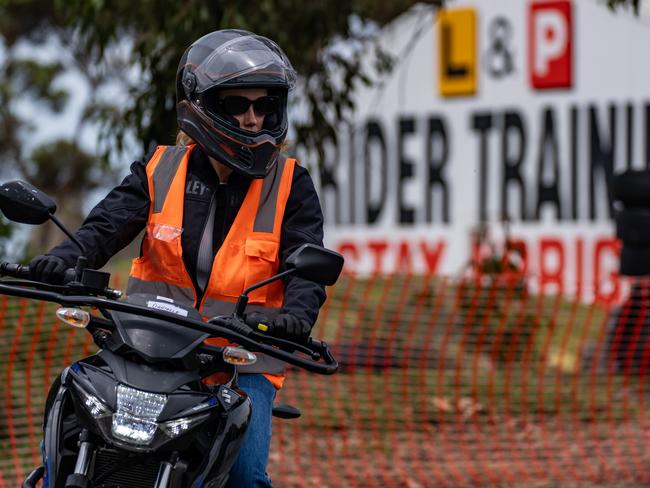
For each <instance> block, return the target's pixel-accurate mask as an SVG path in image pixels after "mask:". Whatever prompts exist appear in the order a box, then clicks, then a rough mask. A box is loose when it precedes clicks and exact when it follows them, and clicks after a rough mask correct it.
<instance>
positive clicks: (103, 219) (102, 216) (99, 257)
mask: <svg viewBox="0 0 650 488" xmlns="http://www.w3.org/2000/svg"><path fill="white" fill-rule="evenodd" d="M148 160H149V159H148V158H145V159H143V160H141V161H136V162H134V163H133V164H132V165H131V173H130V174H129V175H128V176H126V178H124V180H123V181H122V183H121V184H119V185H118V186H116V187H115V188H113V189H112V190H111V191H110V192H109V193H108V194H107V195H106V196H105V197H104V199H103V200H101V201H100V202H99V203H98V204H97V205H96V206H95V208H93V209H92V210H91V212H90V213H89V214H88V217H86V220H85V221H84V223H83V224H82V225H81V227H79V229H78V230H77V231H76V232H75V237H76V238H77V239H78V240H79V241H80V242H81V244H82V245H83V247H84V249H85V255H86V257H87V258H88V266H89V267H90V268H92V269H99V268H101V267H102V266H104V265H105V264H106V263H107V262H108V260H109V259H110V258H111V257H112V256H113V255H114V254H116V253H117V252H118V251H120V250H121V249H122V248H124V247H125V246H126V245H127V244H129V243H130V242H131V241H132V240H133V239H135V237H136V236H137V235H138V234H139V233H140V231H142V229H143V228H144V227H145V225H146V223H147V218H148V216H149V188H148V183H147V174H146V170H145V167H146V162H147V161H148ZM48 254H52V255H55V256H59V257H61V258H62V259H63V260H64V261H65V263H66V264H67V265H68V266H70V267H72V266H74V265H75V263H76V260H77V257H78V256H79V248H78V247H77V246H76V245H74V244H73V243H72V242H71V241H70V240H69V239H68V240H65V241H63V242H62V243H61V244H59V245H57V246H55V247H54V248H52V249H50V251H49V252H48Z"/></svg>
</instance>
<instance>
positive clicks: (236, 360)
mask: <svg viewBox="0 0 650 488" xmlns="http://www.w3.org/2000/svg"><path fill="white" fill-rule="evenodd" d="M223 360H224V361H225V362H227V363H229V364H234V365H236V366H243V365H244V364H254V363H255V361H257V356H256V355H255V354H253V353H252V352H250V351H247V350H246V349H244V348H241V347H233V346H228V347H225V348H224V350H223Z"/></svg>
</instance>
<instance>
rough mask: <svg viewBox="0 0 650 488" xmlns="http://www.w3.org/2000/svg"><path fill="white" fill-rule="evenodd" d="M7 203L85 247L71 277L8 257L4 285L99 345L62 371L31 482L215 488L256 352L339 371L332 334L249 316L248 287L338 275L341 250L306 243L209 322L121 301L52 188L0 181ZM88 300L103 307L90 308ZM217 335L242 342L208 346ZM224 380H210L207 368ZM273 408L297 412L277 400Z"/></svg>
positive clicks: (149, 300)
mask: <svg viewBox="0 0 650 488" xmlns="http://www.w3.org/2000/svg"><path fill="white" fill-rule="evenodd" d="M0 210H1V211H2V212H3V213H4V215H5V216H6V217H7V218H9V219H10V220H12V221H15V222H20V223H25V224H34V225H38V224H42V223H44V222H46V221H48V220H50V221H52V222H54V224H56V225H57V226H58V227H59V228H60V229H61V230H62V231H63V232H64V233H65V234H66V235H67V236H68V237H69V238H70V239H71V240H72V241H73V242H75V243H76V244H77V246H79V248H80V249H81V251H82V253H81V256H80V257H79V259H78V261H77V263H76V266H75V268H74V269H70V270H68V272H66V278H65V280H64V282H63V283H64V284H61V285H54V284H48V283H42V282H36V281H31V280H29V279H28V278H29V268H28V267H27V266H21V265H18V264H14V263H6V262H5V263H1V264H0V276H8V277H11V278H12V279H0V294H5V295H10V296H15V297H23V298H30V299H36V300H45V301H48V302H54V303H58V304H59V305H60V306H61V308H59V309H58V310H57V312H56V314H57V317H59V318H60V319H61V320H62V321H63V322H65V323H66V324H69V325H71V326H74V327H80V328H84V329H85V330H86V331H87V332H88V333H90V334H91V335H92V338H93V341H94V342H95V344H96V345H97V347H98V348H99V351H98V352H97V353H96V354H94V355H91V356H89V357H87V358H83V359H80V360H78V361H76V362H74V363H73V364H72V365H70V366H69V367H67V368H65V369H64V370H63V372H62V373H61V375H60V376H59V377H58V378H57V380H56V381H55V382H54V384H53V385H52V386H51V388H50V391H49V393H48V397H47V401H46V405H45V414H44V423H43V425H44V438H43V442H42V453H43V465H41V466H39V467H38V468H36V469H35V470H34V471H33V472H31V473H30V474H29V475H28V476H27V478H26V479H25V480H24V482H23V485H22V486H23V488H34V487H35V486H36V484H37V483H38V482H39V481H41V480H42V486H43V488H131V487H134V488H135V487H137V488H142V487H153V488H186V487H187V488H190V487H191V488H204V487H205V488H208V487H209V488H217V487H221V486H224V484H225V483H226V482H227V478H228V472H229V470H230V468H231V466H232V464H233V462H234V460H235V458H236V456H237V453H238V451H239V448H240V446H241V444H242V441H243V438H244V435H245V433H246V429H247V427H248V422H249V419H250V416H251V411H252V410H251V409H252V407H251V402H250V400H249V399H248V397H247V395H246V393H245V392H244V391H243V390H241V389H240V388H239V387H238V370H237V368H238V366H243V365H247V364H252V363H254V362H255V361H256V360H257V357H258V355H259V354H266V355H268V356H270V357H273V358H276V359H280V360H282V361H285V362H286V363H288V364H290V365H293V366H296V367H299V368H303V369H305V370H307V371H311V372H313V373H318V374H325V375H329V374H333V373H335V372H336V370H337V368H338V364H337V361H336V359H335V358H334V357H333V355H332V354H331V352H330V349H329V347H328V346H327V344H326V343H325V342H322V341H318V340H315V339H310V340H309V341H308V342H307V343H306V344H298V343H293V342H289V341H286V340H282V339H279V338H274V337H272V336H269V335H265V334H264V332H262V330H263V327H260V329H261V330H254V329H252V328H251V327H250V326H249V325H248V324H246V323H245V320H244V317H245V311H246V306H247V303H248V294H249V293H250V292H251V291H253V290H255V289H257V288H260V287H262V286H265V285H267V284H269V283H271V282H273V281H275V280H278V279H280V278H282V277H283V276H286V275H289V274H295V275H297V276H300V277H301V278H304V279H308V280H311V281H314V282H317V283H320V284H322V285H332V284H334V283H335V282H336V280H337V278H338V276H339V274H340V272H341V269H342V267H343V258H342V256H341V255H339V254H338V253H335V252H333V251H330V250H327V249H325V248H322V247H319V246H314V245H311V244H305V245H303V246H302V247H300V248H299V249H298V250H296V251H295V252H294V253H293V254H292V255H291V256H290V257H289V258H288V259H287V260H286V270H284V271H283V272H281V273H279V274H277V275H275V276H273V277H271V278H269V279H267V280H264V281H262V282H260V283H257V284H255V285H253V286H251V287H250V288H248V289H246V290H244V292H243V293H242V295H241V296H240V297H239V300H238V301H237V303H236V305H235V311H234V313H233V314H232V315H231V316H219V317H213V318H211V319H209V320H204V318H203V317H202V316H201V315H200V314H199V312H198V311H197V310H196V309H194V308H192V307H188V306H185V305H183V304H181V303H177V302H175V301H174V300H171V299H169V298H167V297H163V296H149V295H132V296H129V297H127V298H126V299H123V298H122V296H121V292H120V291H119V290H115V289H111V288H110V287H109V286H108V285H109V279H110V275H109V274H108V273H104V272H100V271H96V270H91V269H89V268H87V267H86V259H85V258H84V257H83V246H81V244H80V243H79V242H78V241H77V240H76V239H75V237H74V235H73V234H72V233H70V232H69V231H68V230H67V229H66V228H65V226H63V225H62V224H61V222H60V221H59V220H58V219H57V218H56V217H55V216H54V213H55V211H56V205H55V203H54V202H53V201H52V199H51V198H50V197H48V196H47V195H45V194H44V193H42V192H41V191H39V190H38V189H37V188H35V187H33V186H32V185H30V184H29V183H26V182H23V181H12V182H8V183H5V184H3V185H1V186H0ZM85 308H90V309H91V310H93V309H94V310H95V311H96V312H95V313H90V312H89V311H88V310H86V309H85ZM212 337H220V338H224V339H226V340H227V341H229V342H230V343H234V344H236V345H230V346H214V345H208V344H205V340H206V339H208V338H212ZM213 375H217V376H216V377H218V378H220V380H219V382H218V383H216V384H206V383H205V382H204V381H203V380H204V379H205V378H207V377H213V378H214V377H215V376H213ZM273 415H274V416H276V417H281V418H295V417H298V416H300V411H299V410H298V409H296V408H294V407H292V406H290V405H276V406H274V408H273Z"/></svg>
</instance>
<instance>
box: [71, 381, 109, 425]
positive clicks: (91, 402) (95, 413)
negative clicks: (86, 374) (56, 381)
mask: <svg viewBox="0 0 650 488" xmlns="http://www.w3.org/2000/svg"><path fill="white" fill-rule="evenodd" d="M74 385H75V390H76V391H77V393H78V394H79V396H80V397H81V401H82V404H83V406H84V407H85V408H86V410H87V411H88V413H89V414H90V415H91V416H92V417H93V418H94V419H96V420H99V419H101V418H104V417H108V416H110V415H111V413H112V412H111V410H110V408H108V406H106V404H104V402H102V401H101V400H100V399H99V398H97V397H96V396H95V395H93V394H91V393H88V392H87V391H86V390H85V389H84V388H82V387H81V385H79V383H77V382H76V381H75V383H74Z"/></svg>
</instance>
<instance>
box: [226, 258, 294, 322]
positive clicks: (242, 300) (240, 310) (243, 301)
mask: <svg viewBox="0 0 650 488" xmlns="http://www.w3.org/2000/svg"><path fill="white" fill-rule="evenodd" d="M295 272H296V268H291V269H287V270H286V271H283V272H282V273H279V274H276V275H274V276H271V277H270V278H268V279H266V280H264V281H260V282H259V283H256V284H255V285H253V286H251V287H249V288H246V289H245V290H244V293H242V294H241V295H239V300H237V304H236V305H235V316H237V317H242V316H243V315H244V310H246V305H248V294H249V293H250V292H252V291H253V290H257V289H258V288H261V287H263V286H265V285H268V284H269V283H273V282H274V281H276V280H279V279H280V278H284V277H285V276H288V275H290V274H293V273H295Z"/></svg>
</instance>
